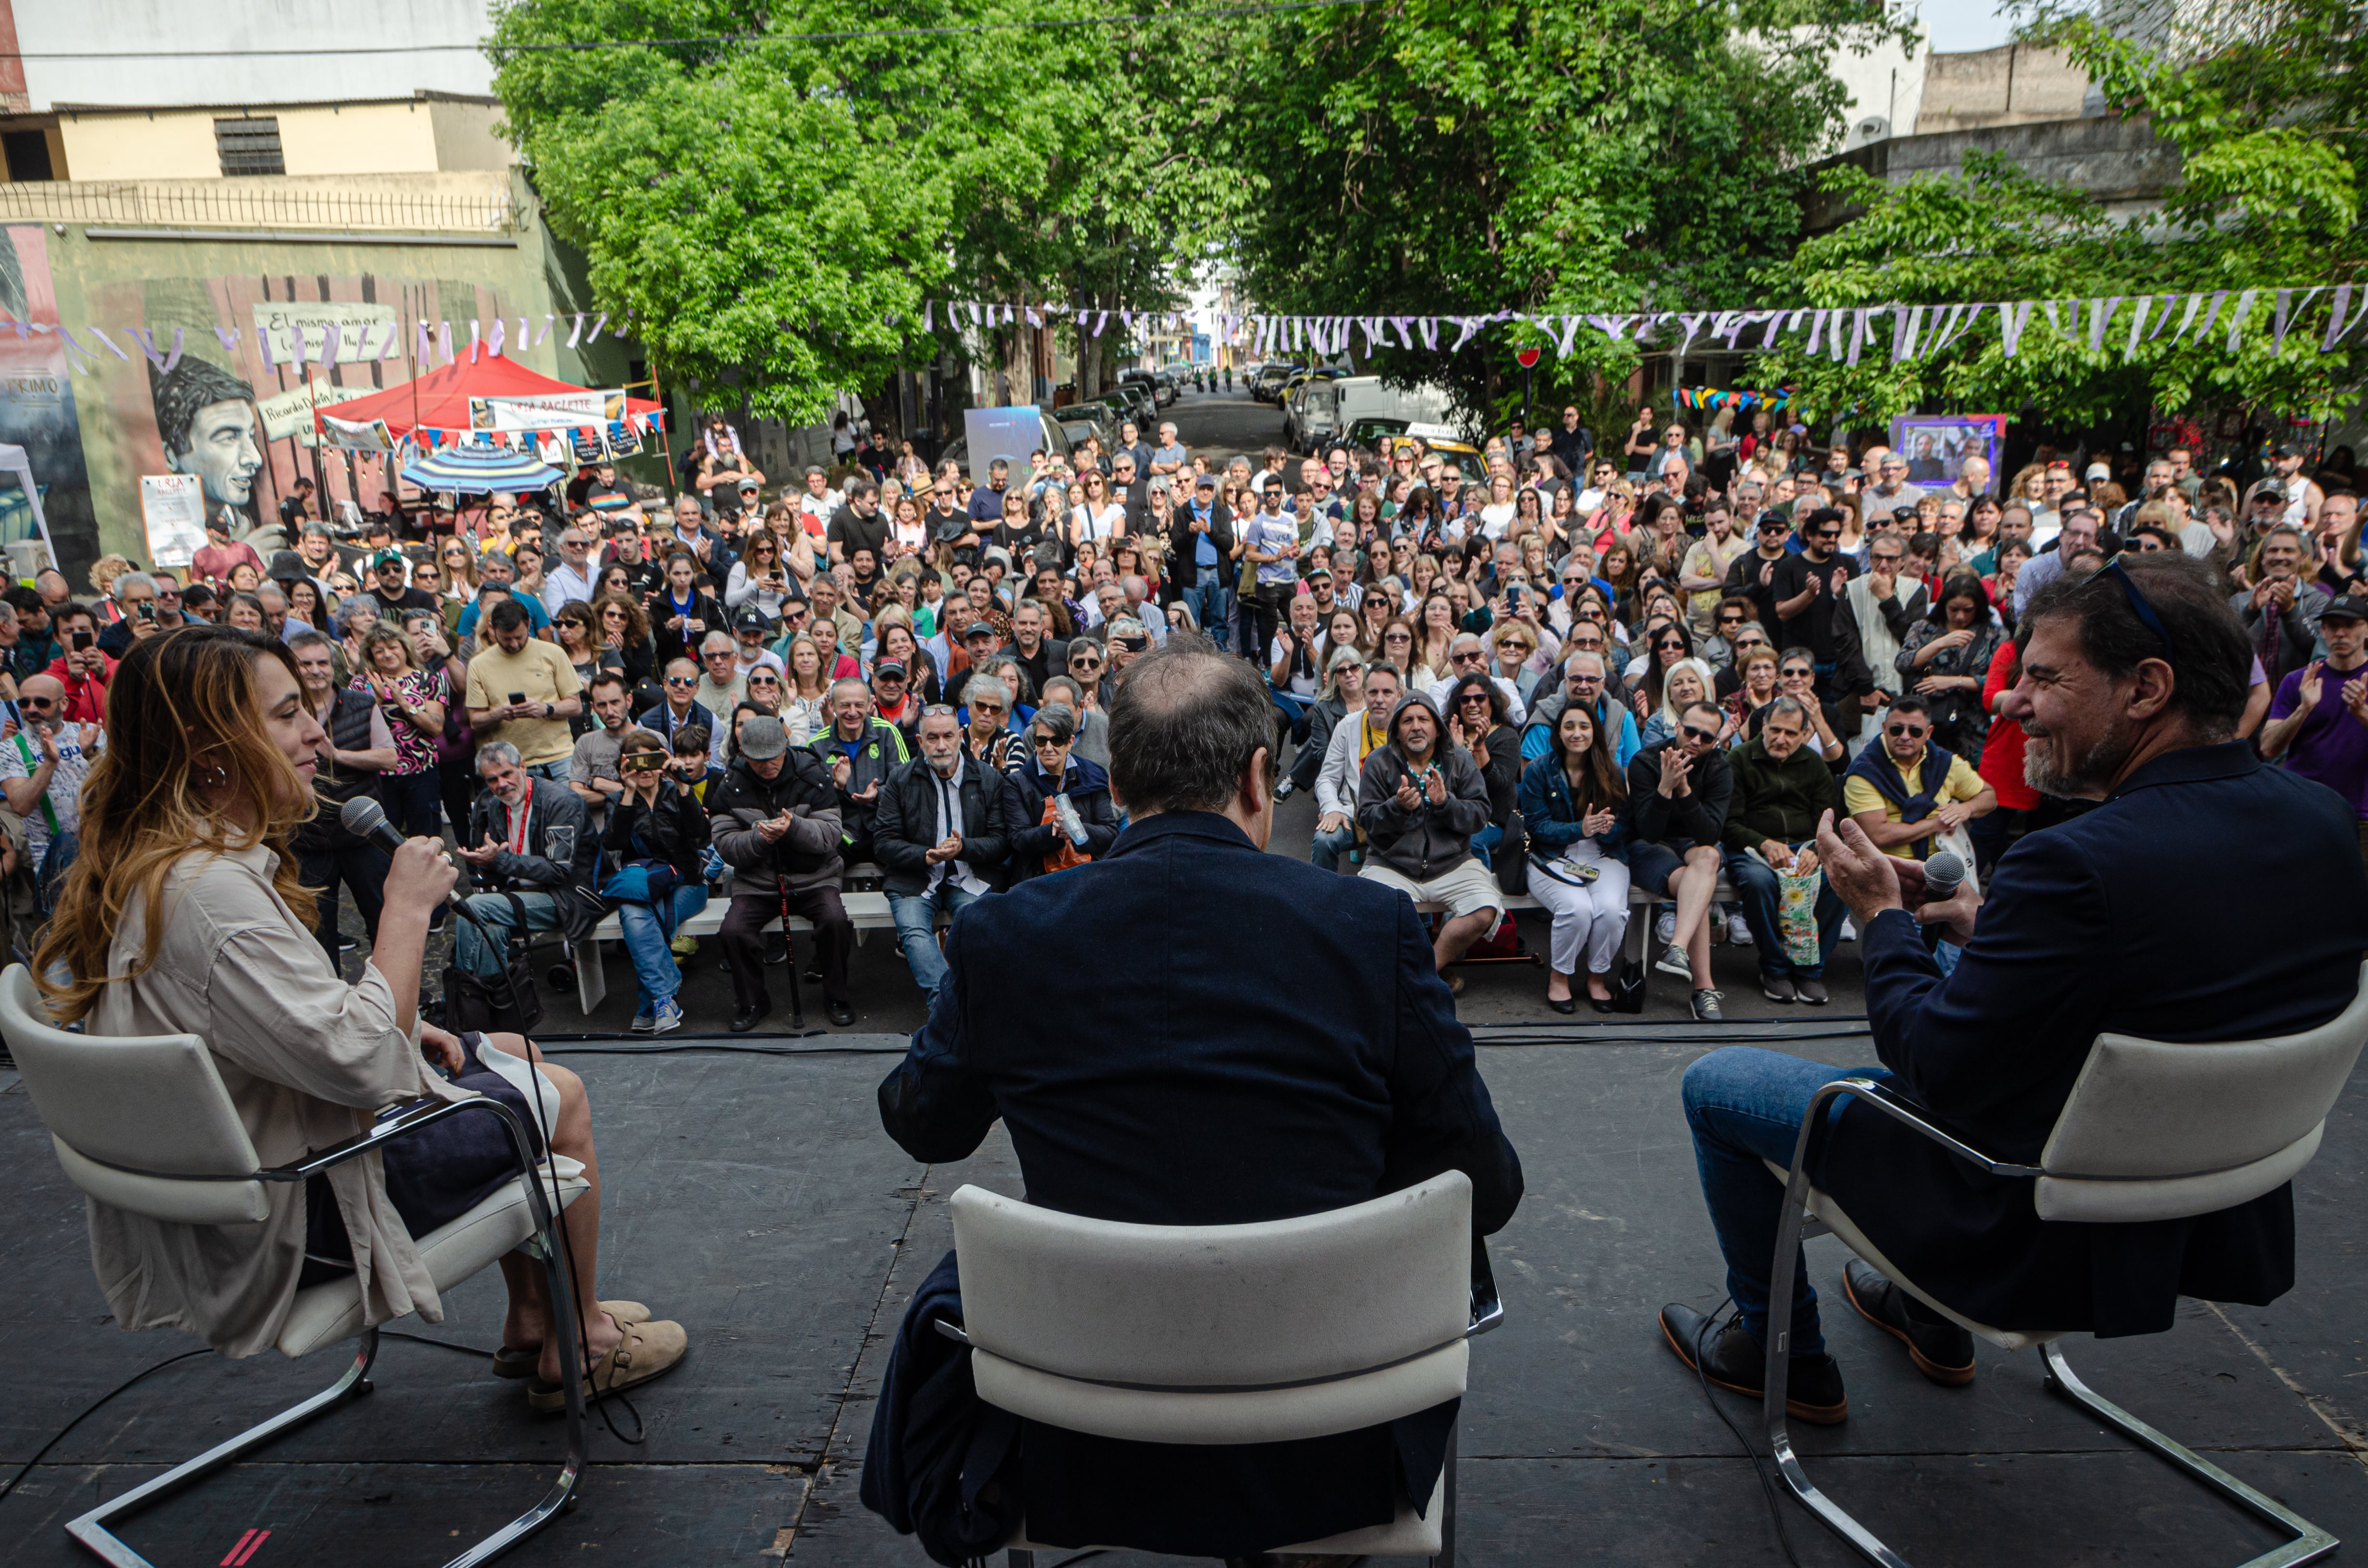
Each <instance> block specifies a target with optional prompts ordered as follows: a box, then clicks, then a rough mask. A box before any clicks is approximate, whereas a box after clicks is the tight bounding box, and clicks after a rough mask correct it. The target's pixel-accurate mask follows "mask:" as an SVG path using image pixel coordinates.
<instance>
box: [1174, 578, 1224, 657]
mask: <svg viewBox="0 0 2368 1568" xmlns="http://www.w3.org/2000/svg"><path fill="white" fill-rule="evenodd" d="M1183 598H1184V604H1185V607H1186V608H1189V609H1190V610H1191V612H1192V622H1193V624H1194V625H1196V626H1198V627H1199V628H1200V629H1201V635H1202V636H1204V637H1206V638H1207V639H1208V640H1209V642H1210V643H1211V644H1212V646H1214V647H1215V648H1216V649H1217V650H1218V651H1219V652H1221V653H1222V652H1224V651H1227V650H1229V649H1231V648H1232V647H1233V636H1232V631H1233V629H1232V627H1231V626H1230V625H1229V624H1228V620H1229V618H1230V617H1231V616H1232V615H1233V613H1234V591H1233V589H1231V588H1229V587H1227V586H1226V585H1225V569H1224V567H1223V566H1215V567H1212V568H1210V570H1209V574H1208V577H1207V579H1206V580H1205V581H1202V582H1196V583H1194V584H1193V585H1191V586H1190V587H1188V588H1186V589H1185V590H1184V595H1183Z"/></svg>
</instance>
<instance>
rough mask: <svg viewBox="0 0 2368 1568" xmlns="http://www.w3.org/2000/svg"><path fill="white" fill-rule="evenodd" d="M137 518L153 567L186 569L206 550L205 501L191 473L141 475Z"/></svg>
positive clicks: (149, 560) (203, 494)
mask: <svg viewBox="0 0 2368 1568" xmlns="http://www.w3.org/2000/svg"><path fill="white" fill-rule="evenodd" d="M140 519H141V521H142V523H144V524H145V525H146V526H147V529H148V563H149V564H150V565H152V566H176V567H187V566H188V564H189V563H190V562H192V561H195V560H196V559H197V554H198V551H200V550H202V549H204V548H205V543H206V498H205V493H204V492H203V491H202V490H201V489H200V488H199V483H198V480H197V478H196V476H195V475H193V474H187V473H143V474H142V475H141V476H140Z"/></svg>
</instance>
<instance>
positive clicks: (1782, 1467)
mask: <svg viewBox="0 0 2368 1568" xmlns="http://www.w3.org/2000/svg"><path fill="white" fill-rule="evenodd" d="M1840 1095H1855V1096H1858V1097H1859V1098H1860V1099H1861V1100H1863V1101H1865V1102H1866V1103H1867V1104H1868V1105H1870V1106H1872V1107H1873V1108H1875V1109H1876V1110H1879V1111H1881V1112H1882V1113H1883V1114H1884V1115H1885V1116H1888V1117H1890V1118H1891V1119H1893V1120H1894V1121H1896V1122H1898V1123H1899V1124H1900V1125H1901V1126H1903V1127H1906V1128H1907V1129H1909V1130H1910V1131H1914V1132H1916V1133H1918V1134H1919V1135H1921V1136H1923V1137H1925V1138H1929V1139H1930V1140H1931V1141H1932V1142H1935V1143H1938V1144H1940V1145H1941V1147H1942V1148H1944V1149H1947V1150H1948V1151H1949V1152H1950V1153H1952V1154H1955V1155H1956V1156H1958V1157H1959V1158H1960V1159H1964V1160H1970V1161H1972V1162H1973V1163H1974V1164H1975V1165H1979V1166H1981V1167H1982V1168H1983V1169H1984V1170H1986V1171H1988V1172H1990V1173H1991V1174H1992V1175H1994V1176H2015V1177H2022V1178H2029V1179H2036V1178H2038V1177H2040V1176H2045V1175H2047V1174H2048V1173H2047V1172H2046V1171H2045V1170H2044V1169H2042V1168H2041V1167H2039V1166H2037V1165H2013V1164H2010V1163H2009V1162H2007V1161H2004V1160H1998V1159H1993V1158H1991V1157H1990V1156H1989V1155H1987V1154H1985V1153H1982V1152H1981V1151H1980V1150H1978V1149H1975V1148H1974V1147H1973V1146H1972V1145H1970V1144H1968V1143H1965V1142H1963V1141H1962V1140H1960V1139H1958V1138H1956V1137H1954V1136H1952V1134H1950V1133H1948V1132H1945V1131H1942V1130H1941V1129H1940V1128H1939V1127H1936V1126H1934V1125H1933V1124H1932V1123H1931V1121H1930V1120H1929V1119H1927V1115H1926V1112H1925V1110H1924V1108H1922V1107H1921V1106H1919V1105H1918V1104H1917V1103H1916V1102H1915V1101H1913V1100H1911V1099H1908V1098H1907V1096H1903V1095H1901V1094H1899V1093H1898V1092H1897V1091H1896V1090H1895V1089H1893V1088H1891V1087H1890V1085H1886V1084H1883V1083H1880V1082H1878V1081H1877V1080H1875V1079H1873V1078H1862V1077H1850V1078H1838V1079H1836V1080H1834V1081H1833V1082H1832V1083H1830V1084H1827V1085H1824V1086H1823V1087H1821V1088H1819V1089H1818V1090H1817V1092H1816V1094H1814V1095H1812V1096H1809V1107H1808V1110H1807V1112H1806V1114H1804V1116H1803V1117H1802V1118H1801V1131H1800V1135H1799V1136H1798V1137H1797V1138H1796V1139H1795V1140H1794V1142H1793V1164H1792V1168H1791V1173H1790V1175H1789V1176H1788V1177H1787V1179H1786V1181H1785V1184H1784V1207H1783V1211H1782V1218H1781V1219H1780V1220H1779V1221H1778V1224H1777V1230H1776V1258H1775V1267H1774V1268H1773V1270H1772V1271H1771V1273H1772V1278H1770V1288H1769V1295H1768V1301H1769V1327H1770V1334H1769V1335H1768V1336H1767V1337H1768V1361H1767V1366H1766V1369H1765V1370H1764V1372H1763V1374H1762V1377H1763V1381H1762V1382H1761V1385H1760V1387H1761V1391H1762V1392H1761V1399H1762V1408H1763V1410H1764V1412H1765V1414H1766V1417H1767V1422H1768V1447H1769V1450H1770V1453H1772V1454H1773V1455H1774V1457H1775V1460H1776V1468H1777V1470H1778V1471H1779V1472H1780V1473H1781V1474H1782V1476H1783V1478H1784V1484H1785V1485H1786V1486H1788V1487H1790V1488H1791V1489H1792V1492H1793V1496H1794V1497H1796V1498H1798V1499H1799V1500H1800V1503H1801V1506H1803V1507H1804V1508H1806V1509H1808V1510H1809V1512H1811V1513H1812V1514H1815V1515H1816V1517H1817V1519H1818V1521H1819V1522H1820V1523H1822V1524H1823V1525H1824V1526H1825V1527H1826V1528H1827V1529H1830V1530H1832V1531H1833V1532H1834V1533H1835V1534H1836V1535H1838V1536H1839V1537H1841V1538H1842V1540H1845V1541H1847V1542H1849V1543H1850V1545H1851V1546H1852V1547H1854V1548H1856V1549H1857V1551H1859V1552H1860V1554H1861V1555H1862V1556H1864V1557H1865V1558H1866V1559H1867V1561H1869V1562H1873V1563H1876V1564H1878V1568H1908V1563H1907V1559H1906V1558H1904V1557H1901V1556H1900V1555H1899V1554H1898V1553H1897V1552H1896V1551H1892V1550H1891V1549H1890V1548H1889V1547H1887V1546H1885V1545H1884V1544H1883V1542H1882V1541H1881V1540H1878V1539H1876V1537H1875V1535H1874V1532H1873V1531H1872V1530H1870V1529H1868V1528H1866V1527H1865V1526H1864V1525H1861V1524H1860V1523H1859V1522H1858V1521H1857V1520H1856V1519H1854V1518H1852V1517H1850V1515H1849V1514H1847V1513H1845V1512H1844V1511H1843V1510H1842V1509H1841V1508H1840V1506H1838V1505H1837V1504H1836V1503H1835V1502H1834V1501H1833V1499H1831V1498H1830V1497H1827V1495H1826V1494H1824V1493H1823V1492H1820V1491H1819V1490H1817V1488H1816V1486H1815V1485H1814V1484H1813V1483H1811V1482H1810V1480H1809V1477H1808V1473H1807V1471H1804V1470H1803V1469H1802V1468H1801V1461H1800V1459H1799V1457H1798V1456H1796V1455H1795V1454H1794V1453H1793V1443H1792V1438H1791V1437H1790V1436H1789V1435H1788V1434H1787V1433H1786V1430H1785V1426H1784V1393H1785V1379H1786V1373H1787V1366H1786V1363H1787V1362H1788V1360H1789V1359H1790V1358H1791V1355H1792V1339H1793V1322H1792V1310H1791V1303H1792V1300H1793V1260H1794V1258H1795V1257H1796V1256H1798V1255H1799V1253H1800V1250H1801V1241H1802V1238H1803V1235H1804V1219H1805V1211H1806V1210H1807V1207H1808V1201H1809V1187H1810V1183H1809V1171H1808V1154H1809V1140H1810V1137H1811V1135H1812V1134H1813V1133H1814V1132H1815V1131H1816V1127H1817V1123H1818V1122H1819V1120H1820V1119H1823V1117H1824V1116H1825V1114H1826V1107H1827V1102H1829V1101H1831V1100H1832V1099H1834V1098H1835V1097H1836V1096H1840ZM1780 1313H1781V1314H1782V1323H1781V1324H1780V1323H1779V1322H1778V1318H1779V1314H1780ZM2038 1349H2039V1358H2040V1364H2041V1366H2042V1368H2043V1369H2044V1373H2043V1376H2044V1382H2045V1384H2046V1386H2047V1387H2048V1388H2049V1389H2051V1390H2053V1391H2054V1392H2057V1393H2060V1394H2062V1395H2064V1396H2065V1397H2066V1399H2069V1400H2071V1401H2072V1402H2073V1403H2076V1404H2078V1405H2079V1406H2080V1407H2081V1408H2082V1409H2084V1410H2086V1411H2088V1412H2089V1414H2090V1415H2095V1416H2097V1417H2099V1418H2100V1419H2101V1420H2103V1421H2104V1422H2105V1423H2106V1424H2108V1425H2109V1426H2112V1427H2114V1428H2116V1429H2117V1430H2119V1431H2120V1432H2121V1433H2122V1434H2123V1436H2125V1437H2129V1438H2130V1439H2131V1440H2133V1441H2134V1442H2135V1443H2137V1444H2138V1445H2139V1446H2140V1447H2142V1448H2145V1449H2148V1450H2150V1451H2152V1452H2153V1453H2155V1454H2156V1455H2157V1456H2159V1457H2160V1458H2162V1459H2164V1460H2169V1462H2170V1463H2171V1464H2172V1465H2174V1466H2176V1467H2177V1468H2178V1469H2179V1470H2180V1471H2182V1472H2184V1473H2185V1474H2187V1475H2188V1476H2190V1477H2191V1478H2192V1479H2193V1480H2195V1481H2198V1482H2201V1483H2203V1485H2205V1486H2208V1487H2210V1488H2211V1489H2212V1490H2213V1491H2214V1492H2216V1493H2218V1494H2220V1495H2221V1496H2222V1497H2224V1498H2226V1500H2228V1501H2229V1502H2231V1503H2233V1504H2235V1505H2236V1506H2238V1507H2240V1508H2243V1509H2245V1510H2247V1511H2248V1512H2249V1513H2252V1514H2254V1515H2257V1516H2258V1517H2260V1518H2261V1519H2263V1520H2264V1521H2266V1522H2267V1523H2269V1524H2271V1525H2273V1526H2275V1527H2277V1528H2282V1529H2285V1530H2289V1531H2291V1532H2292V1533H2293V1535H2294V1540H2290V1541H2288V1542H2286V1543H2285V1544H2284V1545H2283V1546H2278V1547H2275V1548H2272V1549H2271V1550H2270V1551H2265V1552H2263V1553H2261V1554H2260V1556H2258V1557H2254V1558H2251V1559H2249V1560H2248V1561H2247V1562H2244V1563H2242V1564H2240V1565H2239V1568H2298V1565H2299V1564H2302V1563H2305V1562H2317V1560H2318V1559H2320V1558H2322V1557H2325V1556H2327V1555H2328V1554H2329V1553H2331V1552H2332V1551H2335V1549H2336V1547H2337V1546H2338V1545H2339V1544H2340V1543H2339V1542H2338V1540H2336V1538H2335V1537H2334V1536H2332V1535H2329V1534H2328V1532H2327V1531H2325V1530H2323V1529H2321V1528H2318V1527H2317V1525H2314V1524H2312V1523H2311V1522H2310V1521H2309V1520H2308V1519H2305V1518H2304V1517H2302V1516H2301V1515H2299V1514H2296V1513H2294V1511H2293V1510H2292V1509H2289V1508H2286V1507H2284V1506H2282V1505H2280V1504H2278V1503H2276V1502H2273V1501H2272V1500H2271V1499H2270V1498H2268V1497H2266V1496H2264V1495H2262V1494H2260V1492H2257V1491H2255V1490H2254V1489H2253V1488H2252V1487H2250V1486H2248V1485H2246V1484H2245V1483H2243V1482H2241V1481H2239V1480H2237V1478H2236V1477H2235V1476H2233V1475H2230V1474H2229V1473H2228V1472H2227V1471H2225V1470H2222V1469H2221V1468H2220V1467H2219V1466H2218V1465H2215V1464H2214V1463H2212V1462H2211V1461H2210V1460H2205V1459H2203V1457H2201V1456H2200V1455H2198V1454H2196V1453H2195V1452H2194V1451H2193V1450H2192V1449H2188V1448H2187V1447H2185V1446H2184V1445H2183V1444H2181V1443H2180V1442H2179V1441H2177V1440H2176V1439H2175V1438H2173V1437H2169V1435H2168V1434H2166V1433H2163V1432H2161V1431H2158V1430H2157V1429H2156V1428H2155V1427H2153V1426H2148V1425H2146V1423H2145V1422H2143V1421H2141V1420H2139V1419H2138V1418H2137V1417H2136V1416H2135V1415H2131V1414H2130V1413H2129V1412H2128V1411H2126V1410H2123V1408H2122V1407H2121V1406H2120V1405H2117V1404H2115V1403H2112V1401H2111V1400H2108V1399H2106V1398H2104V1397H2103V1396H2102V1395H2100V1394H2098V1393H2097V1392H2094V1391H2093V1390H2091V1389H2090V1388H2089V1385H2088V1384H2086V1383H2084V1382H2082V1381H2080V1380H2079V1378H2078V1376H2076V1375H2075V1374H2074V1372H2073V1370H2072V1369H2071V1367H2070V1366H2069V1365H2068V1364H2066V1361H2065V1359H2064V1353H2063V1352H2062V1351H2061V1350H2059V1349H2057V1348H2056V1346H2055V1343H2054V1341H2052V1340H2050V1341H2046V1342H2044V1343H2042V1344H2041V1345H2040V1346H2039V1347H2038Z"/></svg>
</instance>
